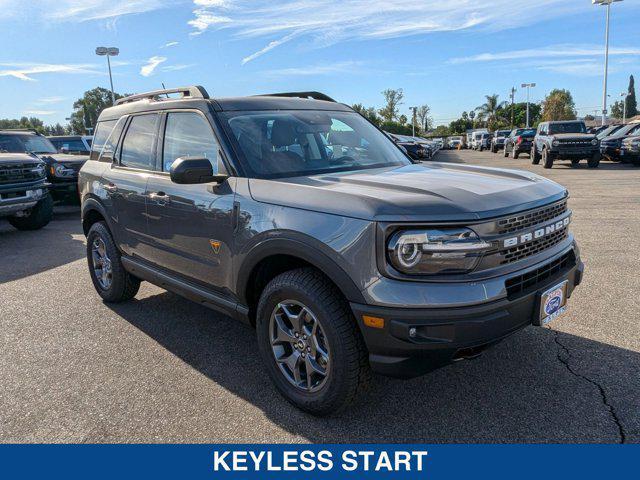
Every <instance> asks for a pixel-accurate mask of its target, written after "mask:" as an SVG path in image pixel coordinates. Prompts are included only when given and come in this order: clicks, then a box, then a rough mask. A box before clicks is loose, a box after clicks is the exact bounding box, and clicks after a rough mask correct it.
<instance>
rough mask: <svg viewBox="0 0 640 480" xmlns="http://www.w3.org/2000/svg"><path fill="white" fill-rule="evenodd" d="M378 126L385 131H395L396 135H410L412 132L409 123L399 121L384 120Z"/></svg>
mask: <svg viewBox="0 0 640 480" xmlns="http://www.w3.org/2000/svg"><path fill="white" fill-rule="evenodd" d="M380 128H381V129H382V130H384V131H385V132H389V133H397V134H398V135H412V134H413V129H412V128H411V125H402V124H401V123H400V122H394V121H391V122H387V121H384V122H382V125H380Z"/></svg>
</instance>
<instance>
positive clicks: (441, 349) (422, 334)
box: [351, 250, 584, 378]
mask: <svg viewBox="0 0 640 480" xmlns="http://www.w3.org/2000/svg"><path fill="white" fill-rule="evenodd" d="M565 255H567V254H565ZM570 255H571V257H570V258H571V261H570V262H567V263H563V264H562V268H560V267H558V270H557V271H556V270H553V274H549V276H548V277H546V278H545V279H544V280H543V281H540V282H538V283H535V285H533V286H531V287H529V288H523V289H522V290H521V291H519V292H518V293H516V294H513V295H507V296H506V297H503V298H501V299H499V300H495V301H492V302H488V303H480V304H476V305H471V306H464V307H448V308H447V307H442V306H439V307H438V308H397V307H396V308H390V307H380V306H373V305H361V304H354V303H352V304H351V308H352V310H353V313H354V315H355V317H356V319H357V321H358V323H359V325H360V329H361V331H362V333H363V337H364V340H365V343H366V345H367V348H368V350H369V362H370V364H371V367H372V369H373V370H374V371H375V372H377V373H380V374H382V375H387V376H391V377H398V378H412V377H415V376H418V375H422V374H424V373H427V372H429V371H431V370H434V369H437V368H439V367H442V366H445V365H447V364H449V363H451V362H454V361H456V360H462V359H465V358H471V357H473V356H477V355H478V354H479V353H481V352H482V350H484V349H486V348H487V347H489V346H491V345H493V344H495V343H497V342H499V341H500V340H502V339H504V338H505V337H507V336H509V335H511V334H513V333H515V332H516V331H518V330H520V329H522V328H524V327H526V326H528V325H531V324H532V322H533V318H534V315H536V313H537V312H536V307H537V305H538V301H539V295H540V293H541V292H543V291H545V290H547V289H548V288H549V287H552V286H553V285H555V284H558V283H560V282H562V281H564V280H567V281H568V290H567V295H568V296H569V297H570V296H571V293H572V292H573V290H574V288H575V287H576V286H578V285H579V284H580V282H581V280H582V275H583V272H584V264H583V263H582V262H581V260H580V258H579V256H578V253H577V250H576V251H575V253H574V251H571V252H570ZM543 268H544V267H539V268H538V270H540V271H543V270H542V269H543ZM525 275H526V274H525ZM510 277H511V279H513V278H514V277H513V275H511V276H510ZM523 278H524V277H523ZM508 281H509V280H507V279H505V283H506V282H508ZM523 285H526V284H525V283H523ZM463 287H464V285H463ZM363 315H366V316H372V317H378V318H383V319H384V328H381V329H378V328H372V327H368V326H365V325H364V321H363ZM413 329H415V331H414V334H413V335H412V334H411V331H412V330H413Z"/></svg>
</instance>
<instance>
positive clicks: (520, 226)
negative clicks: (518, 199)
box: [498, 200, 567, 234]
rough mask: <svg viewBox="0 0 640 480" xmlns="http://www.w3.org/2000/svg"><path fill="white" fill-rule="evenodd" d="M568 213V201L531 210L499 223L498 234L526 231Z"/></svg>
mask: <svg viewBox="0 0 640 480" xmlns="http://www.w3.org/2000/svg"><path fill="white" fill-rule="evenodd" d="M566 211H567V201H566V200H563V201H561V202H558V203H554V204H553V205H548V206H546V207H542V208H539V209H537V210H531V211H529V212H524V213H521V214H519V215H517V216H514V217H509V218H504V219H502V220H499V221H498V233H500V234H507V233H513V232H517V231H520V230H524V229H525V228H529V227H532V226H534V225H539V224H541V223H544V222H546V221H547V220H551V219H553V218H556V217H558V216H560V215H562V214H563V213H565V212H566Z"/></svg>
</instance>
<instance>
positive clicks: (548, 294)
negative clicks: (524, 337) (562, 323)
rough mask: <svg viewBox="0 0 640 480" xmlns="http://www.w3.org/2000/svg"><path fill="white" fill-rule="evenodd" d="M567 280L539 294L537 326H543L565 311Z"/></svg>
mask: <svg viewBox="0 0 640 480" xmlns="http://www.w3.org/2000/svg"><path fill="white" fill-rule="evenodd" d="M568 284H569V282H568V281H567V280H565V281H564V282H562V283H560V284H558V285H556V286H555V287H552V288H550V289H549V290H547V291H545V292H543V293H542V295H540V304H539V305H540V307H539V312H538V317H537V319H536V320H537V322H535V324H536V325H538V326H541V327H542V326H544V325H546V324H548V323H549V322H552V321H553V320H555V319H556V318H558V317H559V316H560V315H562V314H563V313H564V312H566V311H567V287H568Z"/></svg>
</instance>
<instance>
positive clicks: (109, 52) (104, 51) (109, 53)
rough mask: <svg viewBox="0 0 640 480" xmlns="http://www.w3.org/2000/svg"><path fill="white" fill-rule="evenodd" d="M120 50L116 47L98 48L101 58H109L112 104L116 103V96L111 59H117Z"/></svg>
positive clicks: (97, 52)
mask: <svg viewBox="0 0 640 480" xmlns="http://www.w3.org/2000/svg"><path fill="white" fill-rule="evenodd" d="M119 53H120V50H119V49H118V48H116V47H98V48H96V55H99V56H101V57H105V56H106V57H107V66H108V67H109V83H110V84H111V102H112V103H113V104H115V103H116V94H115V93H113V77H112V76H111V60H109V57H117V56H118V54H119Z"/></svg>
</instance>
